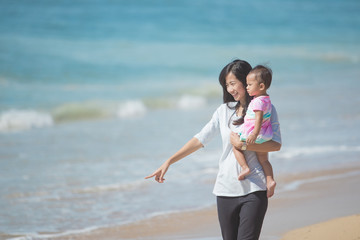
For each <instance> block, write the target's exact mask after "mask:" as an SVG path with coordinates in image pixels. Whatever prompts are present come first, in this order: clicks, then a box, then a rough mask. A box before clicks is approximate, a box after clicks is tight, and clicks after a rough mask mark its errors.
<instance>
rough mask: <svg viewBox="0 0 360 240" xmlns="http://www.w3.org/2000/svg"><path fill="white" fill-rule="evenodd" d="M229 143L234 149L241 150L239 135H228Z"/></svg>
mask: <svg viewBox="0 0 360 240" xmlns="http://www.w3.org/2000/svg"><path fill="white" fill-rule="evenodd" d="M230 143H231V144H232V145H233V146H234V147H235V148H236V149H241V147H242V145H243V143H242V142H241V141H240V137H239V134H237V133H234V132H232V133H231V134H230Z"/></svg>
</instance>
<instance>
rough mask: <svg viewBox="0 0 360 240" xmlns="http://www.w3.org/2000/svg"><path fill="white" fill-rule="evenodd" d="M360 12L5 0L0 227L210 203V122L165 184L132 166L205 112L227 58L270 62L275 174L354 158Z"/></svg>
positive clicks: (179, 136)
mask: <svg viewBox="0 0 360 240" xmlns="http://www.w3.org/2000/svg"><path fill="white" fill-rule="evenodd" d="M359 11H360V1H358V0H344V1H338V0H326V1H325V0H319V1H310V0H303V1H297V0H289V1H280V0H270V1H265V0H258V1H233V0H224V1H216V0H207V1H203V0H195V1H194V0H183V1H179V0H175V1H164V0H159V1H157V0H155V1H148V0H138V1H122V0H119V1H113V0H101V1H100V0H88V1H82V0H79V1H70V0H58V1H49V0H33V1H26V0H17V1H13V0H1V1H0V176H1V177H0V234H20V235H24V236H27V238H26V239H41V238H48V237H49V234H50V236H57V235H59V234H65V235H66V233H68V232H76V231H78V232H83V231H87V230H91V229H96V228H101V227H107V226H118V225H122V224H125V223H132V222H136V221H139V220H142V219H146V218H150V217H152V216H156V215H161V214H167V213H170V212H179V211H183V210H195V209H201V208H205V207H209V206H213V205H214V204H215V197H214V196H213V195H212V188H213V183H214V180H215V178H216V174H217V167H218V159H219V157H220V154H221V142H220V138H219V137H218V138H216V139H214V140H213V142H212V143H211V144H210V145H209V146H207V147H206V148H204V149H202V150H200V151H199V152H197V153H195V154H193V155H191V156H189V157H187V158H186V159H184V160H182V161H180V162H178V163H176V165H174V166H173V167H172V168H170V170H169V171H168V173H167V175H166V183H165V184H155V182H154V181H151V180H144V177H145V176H147V175H149V174H150V173H152V172H153V171H154V170H155V169H156V168H157V167H158V166H160V164H161V163H162V162H163V161H165V160H166V159H167V158H168V157H170V156H171V155H172V154H173V153H175V152H176V151H177V150H178V149H179V148H180V147H181V146H182V145H183V144H184V143H185V142H187V141H188V140H189V139H190V138H191V137H193V136H194V135H195V134H196V133H197V132H199V131H200V130H201V128H202V127H203V126H204V125H205V124H206V123H207V122H208V121H209V120H210V118H211V116H212V114H213V112H214V111H215V109H216V108H217V107H218V106H219V105H220V104H221V103H222V89H221V87H220V85H219V83H218V76H219V73H220V71H221V69H222V68H223V67H224V66H225V65H226V64H227V63H229V62H230V61H232V60H234V59H237V58H240V59H244V60H247V61H248V62H249V63H250V64H251V65H252V66H255V65H257V64H266V65H268V66H269V67H271V68H272V70H273V73H274V74H273V83H272V85H271V87H270V89H269V94H270V97H271V99H272V102H273V104H274V105H275V106H276V109H277V112H278V114H279V119H280V124H281V131H282V138H283V146H282V149H281V151H280V152H276V153H271V154H270V161H271V163H272V164H273V168H274V173H275V177H276V176H281V175H286V174H292V173H298V172H305V171H309V170H321V169H331V168H334V167H336V166H340V165H349V166H351V164H353V163H355V162H357V163H358V162H359V161H360V136H359V135H360V125H359V122H360V108H359V106H360V95H359V91H360V15H359ZM282 188H285V186H281V185H280V186H278V189H279V190H278V191H279V192H280V191H281V189H282ZM43 233H47V235H46V237H44V235H43Z"/></svg>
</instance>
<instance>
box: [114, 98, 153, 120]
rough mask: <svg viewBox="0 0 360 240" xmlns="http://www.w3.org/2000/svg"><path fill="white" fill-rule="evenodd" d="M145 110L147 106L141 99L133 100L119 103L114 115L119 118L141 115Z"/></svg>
mask: <svg viewBox="0 0 360 240" xmlns="http://www.w3.org/2000/svg"><path fill="white" fill-rule="evenodd" d="M146 112H147V108H146V106H145V104H144V103H143V102H142V101H141V100H133V101H126V102H124V103H121V104H120V105H119V107H118V110H117V113H116V115H117V117H119V118H131V117H142V116H144V115H145V114H146Z"/></svg>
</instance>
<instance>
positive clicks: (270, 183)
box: [266, 180, 276, 198]
mask: <svg viewBox="0 0 360 240" xmlns="http://www.w3.org/2000/svg"><path fill="white" fill-rule="evenodd" d="M266 187H267V197H268V198H271V197H272V196H273V195H274V192H275V187H276V182H275V181H274V180H272V181H267V184H266Z"/></svg>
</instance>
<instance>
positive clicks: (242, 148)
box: [241, 142, 247, 151]
mask: <svg viewBox="0 0 360 240" xmlns="http://www.w3.org/2000/svg"><path fill="white" fill-rule="evenodd" d="M246 147H247V146H246V142H244V143H243V145H242V146H241V151H245V150H246Z"/></svg>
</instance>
